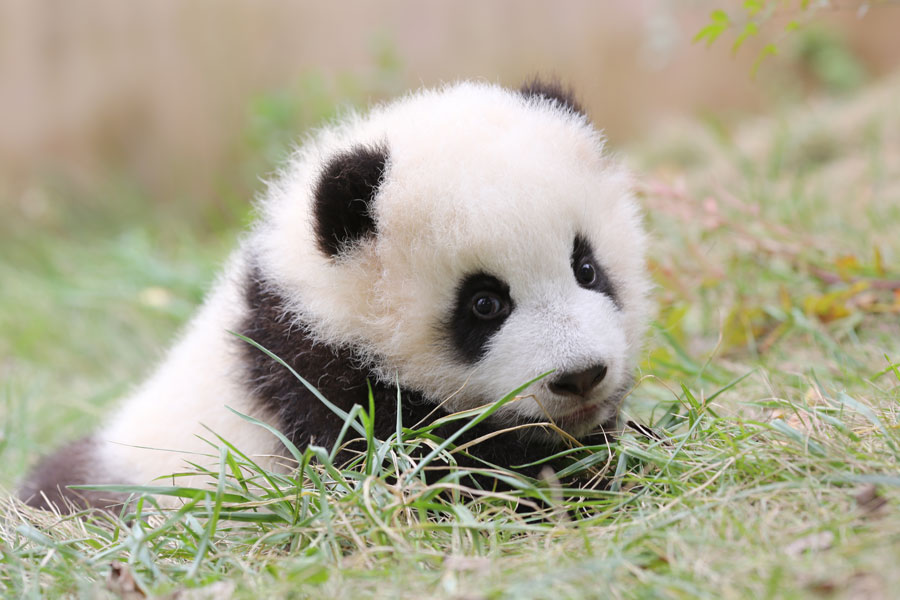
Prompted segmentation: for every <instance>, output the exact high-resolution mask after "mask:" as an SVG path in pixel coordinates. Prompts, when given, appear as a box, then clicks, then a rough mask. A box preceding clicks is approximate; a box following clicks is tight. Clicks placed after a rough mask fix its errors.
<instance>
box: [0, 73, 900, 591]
mask: <svg viewBox="0 0 900 600" xmlns="http://www.w3.org/2000/svg"><path fill="white" fill-rule="evenodd" d="M897 97H900V79H897V78H894V79H893V80H888V81H886V82H882V83H880V84H877V85H876V86H875V87H872V88H870V89H867V90H864V91H863V92H861V93H859V94H856V95H854V96H852V97H832V98H829V99H822V100H820V101H816V102H811V103H807V104H804V105H802V106H794V107H791V108H786V109H784V110H781V111H779V112H778V113H777V115H776V116H774V117H769V118H766V119H759V120H754V121H750V122H743V123H741V124H738V125H723V124H721V123H719V122H715V121H712V120H710V121H707V122H679V123H674V124H673V125H672V126H671V127H668V128H662V129H661V130H660V131H658V132H657V133H656V134H655V135H654V136H653V138H652V139H648V140H645V142H644V143H639V144H636V145H634V146H633V147H629V148H617V149H616V150H617V151H619V152H621V153H622V154H623V156H625V157H626V159H627V160H628V162H630V163H631V165H632V166H633V168H634V169H635V170H636V171H637V173H638V174H639V178H638V186H639V191H640V195H641V200H642V202H643V204H644V206H645V208H646V213H647V222H648V226H649V227H650V229H651V231H652V233H653V238H654V243H653V248H652V252H651V259H650V267H651V269H652V271H653V273H654V277H655V280H656V282H657V284H658V287H657V289H656V290H655V297H656V299H657V301H658V302H657V303H658V313H657V317H656V321H655V323H654V326H653V329H652V332H651V336H650V339H649V342H648V345H647V351H646V360H645V361H644V363H643V364H642V366H641V372H640V374H639V375H640V378H639V379H640V382H639V385H638V386H637V387H636V388H635V390H634V391H633V392H632V394H631V395H630V397H629V399H628V404H627V407H626V417H627V419H629V420H631V421H633V422H635V423H640V424H643V425H644V426H646V428H643V427H642V428H637V429H636V428H634V427H630V428H629V429H627V430H626V432H625V433H624V434H623V435H622V437H621V438H620V440H619V441H618V442H616V443H615V444H614V445H613V446H612V448H610V449H609V450H608V451H607V450H606V449H604V448H593V449H591V450H590V451H586V452H583V453H581V454H579V455H577V458H579V459H580V460H581V461H582V465H585V464H589V465H590V466H591V468H592V469H594V470H595V471H596V472H597V473H598V474H602V475H603V476H604V477H605V478H606V479H607V480H609V481H611V484H610V485H609V487H608V489H606V490H591V489H589V490H587V491H585V492H583V493H582V494H581V495H580V496H579V497H577V498H565V497H563V496H562V495H561V494H559V493H558V492H556V491H554V490H553V489H552V486H550V487H549V488H548V487H547V485H546V483H544V484H529V483H522V484H521V489H520V490H519V491H518V492H517V494H518V495H520V496H521V497H524V498H526V499H534V498H536V497H537V496H539V495H543V497H544V498H545V502H544V505H545V506H550V508H549V509H544V510H543V511H541V512H540V513H538V514H535V513H531V512H529V511H527V510H519V511H515V510H514V509H513V508H512V505H511V503H510V501H509V499H508V497H506V496H503V495H496V494H487V495H480V496H477V497H476V498H474V499H473V498H472V497H469V496H466V495H454V494H453V493H446V491H445V493H443V494H439V493H438V492H439V490H438V489H437V488H435V487H427V486H425V485H424V484H422V483H419V482H416V481H412V482H411V483H409V484H408V485H407V486H405V487H403V486H401V485H399V484H398V483H397V482H396V480H395V479H394V478H392V477H391V476H390V475H391V474H396V473H397V472H398V471H399V472H404V471H405V472H406V473H407V474H409V472H410V469H411V464H410V462H409V461H408V460H407V459H406V458H405V454H406V453H408V450H409V447H408V446H407V447H405V446H404V445H403V444H397V443H396V440H394V441H393V442H392V441H388V442H386V443H384V444H382V443H379V442H375V441H371V442H370V449H371V451H372V453H373V455H374V456H370V457H369V460H368V464H367V465H366V466H357V467H346V468H344V467H331V466H330V462H329V460H328V457H327V455H325V454H320V455H319V458H320V460H319V462H318V463H314V465H313V466H307V467H306V469H305V470H304V471H303V474H302V475H301V476H298V477H294V478H287V477H279V476H274V475H271V474H268V473H263V472H261V471H260V470H259V469H258V468H256V467H255V466H254V465H252V464H250V463H249V461H248V460H246V459H245V458H244V457H242V456H241V455H240V452H239V449H234V448H229V447H228V446H223V450H222V451H221V454H220V456H221V469H220V472H218V473H211V474H210V482H211V485H210V487H209V490H208V491H207V492H195V491H191V490H184V491H183V492H180V493H182V494H183V495H184V496H185V497H186V501H187V502H186V504H185V506H184V508H183V509H181V510H180V511H178V512H174V513H173V512H168V513H162V514H156V513H155V512H154V509H153V503H152V501H151V500H149V499H148V500H145V501H144V502H143V503H142V504H140V505H139V506H138V515H137V516H135V515H133V514H132V515H119V516H110V515H98V516H96V517H95V518H94V519H84V518H64V517H58V516H54V515H50V514H46V513H43V514H42V513H35V512H33V511H30V510H28V509H27V508H25V507H23V506H22V505H20V504H18V503H16V502H14V501H12V500H11V499H10V497H9V491H11V490H12V489H14V485H15V482H16V481H17V480H18V478H19V477H21V476H22V474H23V473H24V472H25V470H26V469H27V468H28V466H30V465H31V464H33V462H34V460H35V459H36V458H37V457H38V456H39V455H40V454H42V453H45V452H47V451H49V450H50V449H51V448H53V447H54V446H56V445H58V444H59V443H61V442H62V441H64V440H67V439H72V438H74V437H77V436H78V435H81V434H83V433H85V432H87V431H89V430H90V429H91V428H92V427H93V426H94V424H96V423H97V422H98V420H99V419H101V418H102V416H103V415H104V414H105V413H106V411H108V410H109V408H110V407H111V406H112V405H113V404H114V402H115V399H116V397H118V396H119V395H121V393H122V392H123V391H125V390H127V389H128V387H129V386H130V385H133V384H134V383H135V382H136V381H138V380H139V378H140V376H141V375H142V374H144V373H147V372H148V371H149V370H150V369H151V368H152V364H153V362H154V361H155V360H156V359H157V358H158V357H159V355H160V353H161V352H162V351H163V349H164V348H165V345H166V343H167V340H169V339H170V338H171V336H172V335H173V334H174V332H175V331H176V330H177V328H178V326H179V325H180V324H182V323H183V322H184V321H185V319H187V318H188V317H189V315H190V314H191V312H192V310H193V308H194V307H195V306H196V305H197V303H198V302H200V300H201V299H202V296H203V293H204V291H205V289H206V288H207V286H208V285H209V283H210V282H211V280H212V278H213V276H214V274H215V271H216V268H217V265H218V264H219V263H220V262H221V261H222V260H223V259H224V257H225V255H226V254H227V251H228V248H229V247H230V245H231V244H232V243H233V241H234V239H235V235H236V231H237V229H238V228H239V227H240V225H241V221H244V220H245V218H244V216H243V215H242V214H238V216H231V217H228V218H225V219H224V222H222V223H210V222H209V219H205V220H203V221H202V224H201V222H200V220H198V219H188V220H187V221H186V222H182V221H181V220H180V215H179V211H178V209H177V207H169V208H168V209H166V210H165V211H159V210H155V211H153V212H150V211H149V209H147V208H146V206H145V202H143V199H142V198H140V197H139V195H137V194H134V193H133V192H130V191H129V190H127V189H118V188H117V194H120V195H119V196H118V198H117V200H118V201H117V202H109V203H107V204H103V203H102V202H93V201H88V200H84V199H80V198H71V197H67V196H66V194H65V193H63V192H55V193H47V192H35V194H42V195H40V196H39V197H30V198H28V202H27V203H25V204H23V206H27V210H25V211H24V213H23V214H24V215H25V216H24V217H23V219H21V220H19V221H16V222H11V221H9V220H5V222H4V223H2V224H0V233H2V235H0V280H2V281H3V284H2V286H0V361H2V362H0V378H2V382H3V383H2V403H0V415H2V419H0V459H2V460H0V464H2V467H0V488H2V489H5V490H6V491H5V492H3V496H2V500H0V503H2V504H0V551H2V552H0V554H2V557H0V589H2V588H5V589H6V590H7V591H6V593H5V594H4V595H9V596H10V597H41V596H48V597H55V596H59V595H69V596H76V597H78V596H83V597H103V596H104V595H105V596H109V597H127V598H136V597H141V596H142V595H143V594H145V593H146V594H152V595H163V596H165V595H168V597H178V598H192V597H216V598H219V597H235V598H245V597H246V598H257V597H271V596H285V597H308V596H315V597H370V596H371V597H422V596H425V595H427V596H429V597H434V596H436V597H449V598H473V599H474V598H495V597H497V598H499V597H515V598H517V599H521V598H532V597H533V598H545V597H554V598H560V597H564V598H570V597H572V598H577V597H614V598H615V597H646V598H696V597H706V598H734V597H779V598H792V597H800V598H806V597H810V598H831V597H847V598H879V597H882V598H887V597H891V596H892V595H893V593H892V592H891V590H896V589H897V588H898V586H900V571H898V569H897V568H896V565H897V564H898V563H900V512H898V509H900V493H898V488H900V474H898V469H897V461H898V454H900V430H898V423H900V236H898V235H897V232H898V231H900V104H898V103H897V102H896V98H897ZM523 383H524V382H523ZM462 422H464V421H461V423H462ZM647 428H649V429H647ZM419 439H420V441H419V442H417V443H424V442H422V441H421V439H422V436H421V435H420V436H419ZM411 443H416V442H411ZM432 445H437V442H432ZM211 448H212V447H211ZM211 452H213V453H218V452H220V450H216V449H211ZM297 454H298V458H299V459H300V460H301V461H303V460H308V458H309V455H310V452H309V451H307V452H306V453H300V452H299V451H298V453H297ZM379 457H383V460H378V458H379ZM323 464H324V465H325V466H323ZM562 475H564V474H562ZM452 487H453V485H452V482H445V484H444V485H443V486H442V488H441V489H444V490H447V489H450V488H452Z"/></svg>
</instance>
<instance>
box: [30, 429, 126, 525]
mask: <svg viewBox="0 0 900 600" xmlns="http://www.w3.org/2000/svg"><path fill="white" fill-rule="evenodd" d="M95 448H96V442H95V441H94V439H93V438H89V437H88V438H84V439H81V440H78V441H77V442H72V443H70V444H67V445H65V446H63V447H62V448H60V449H59V450H57V451H56V452H55V453H54V454H51V455H50V456H48V457H47V458H45V459H44V460H43V461H41V462H40V464H38V466H37V467H35V469H34V470H33V471H32V472H31V473H30V474H29V476H28V479H27V480H26V481H25V483H24V484H23V485H22V488H21V489H20V490H19V497H20V498H21V499H22V500H23V501H24V502H25V503H26V504H29V505H31V506H34V507H37V508H42V509H45V510H50V508H51V505H55V506H56V508H57V509H59V510H60V511H61V512H63V513H67V512H69V510H68V503H71V504H72V505H73V506H74V507H75V508H76V509H82V508H87V507H89V506H92V507H96V508H106V509H113V508H116V507H120V506H122V504H123V503H124V502H125V501H126V500H127V498H128V495H127V494H119V493H114V492H94V491H88V490H73V489H69V488H68V487H66V486H70V485H86V484H109V483H122V481H121V480H119V481H113V480H112V479H110V478H104V477H102V476H101V475H100V474H98V473H97V458H96V456H95ZM123 479H124V477H123Z"/></svg>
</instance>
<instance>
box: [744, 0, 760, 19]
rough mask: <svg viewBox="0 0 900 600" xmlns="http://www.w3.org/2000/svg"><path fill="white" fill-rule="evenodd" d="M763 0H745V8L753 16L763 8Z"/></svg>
mask: <svg viewBox="0 0 900 600" xmlns="http://www.w3.org/2000/svg"><path fill="white" fill-rule="evenodd" d="M763 6H764V5H763V2H762V0H744V9H745V10H746V11H747V14H748V15H750V16H751V17H752V16H753V15H755V14H756V13H758V12H759V11H761V10H762V9H763Z"/></svg>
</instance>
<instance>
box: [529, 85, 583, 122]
mask: <svg viewBox="0 0 900 600" xmlns="http://www.w3.org/2000/svg"><path fill="white" fill-rule="evenodd" d="M519 93H520V94H522V95H523V96H525V97H526V98H546V99H547V100H553V101H555V102H556V103H557V104H558V105H559V106H561V107H562V108H565V109H566V110H568V111H570V112H574V113H578V114H580V115H583V116H587V113H586V112H585V110H584V108H583V107H582V106H581V104H580V103H579V102H578V100H576V99H575V93H574V92H573V91H572V90H571V88H569V87H567V86H564V85H563V84H562V83H560V81H559V80H558V79H550V80H542V79H540V78H539V77H534V78H533V79H531V80H529V81H526V82H525V83H523V84H522V86H521V87H520V88H519Z"/></svg>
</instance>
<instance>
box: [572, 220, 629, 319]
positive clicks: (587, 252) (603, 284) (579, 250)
mask: <svg viewBox="0 0 900 600" xmlns="http://www.w3.org/2000/svg"><path fill="white" fill-rule="evenodd" d="M570 260H571V265H572V271H573V273H575V274H576V275H577V270H578V267H579V266H580V265H581V264H583V263H584V262H585V261H587V262H590V264H591V265H593V267H594V271H595V273H596V279H595V280H594V282H593V283H592V284H591V285H589V286H585V287H587V289H590V290H594V291H595V292H598V293H600V294H605V295H607V296H609V298H610V299H611V300H612V301H613V303H614V304H615V305H616V306H617V307H618V308H620V309H621V308H622V305H621V304H620V303H619V296H618V294H616V289H615V287H613V284H612V282H611V281H610V280H609V276H608V275H607V274H606V271H605V270H604V269H603V266H602V265H601V264H600V263H598V262H597V259H596V258H594V249H593V248H592V247H591V243H590V242H589V241H588V240H587V238H585V237H584V236H581V235H577V236H575V242H574V244H573V245H572V257H571V259H570Z"/></svg>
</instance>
